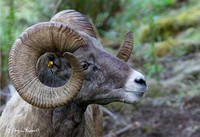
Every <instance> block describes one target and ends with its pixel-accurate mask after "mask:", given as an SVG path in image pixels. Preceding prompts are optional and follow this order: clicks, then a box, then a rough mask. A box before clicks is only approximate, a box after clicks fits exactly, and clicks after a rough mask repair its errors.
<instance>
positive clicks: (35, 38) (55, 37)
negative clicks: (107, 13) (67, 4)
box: [9, 22, 86, 108]
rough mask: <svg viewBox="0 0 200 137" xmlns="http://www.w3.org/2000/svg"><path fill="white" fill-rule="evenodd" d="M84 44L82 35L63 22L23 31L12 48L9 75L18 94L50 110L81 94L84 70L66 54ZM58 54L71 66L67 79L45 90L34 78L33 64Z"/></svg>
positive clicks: (34, 65) (75, 59) (35, 77)
mask: <svg viewBox="0 0 200 137" xmlns="http://www.w3.org/2000/svg"><path fill="white" fill-rule="evenodd" d="M84 45H86V42H85V40H84V39H83V38H82V37H81V35H80V34H79V33H78V32H77V31H75V30H73V29H71V28H70V27H68V26H67V25H65V24H62V23H55V22H44V23H38V24H36V25H33V26H31V27H29V28H28V29H27V30H25V31H24V32H23V33H22V34H21V35H20V36H19V38H18V39H17V40H16V41H15V43H14V44H13V46H12V49H11V52H10V56H9V73H10V77H11V79H12V81H13V84H14V86H15V88H16V90H17V91H18V93H19V95H20V96H21V97H22V98H23V99H24V100H25V101H27V102H28V103H30V104H32V105H34V106H37V107H41V108H53V107H57V106H61V105H63V104H66V103H68V102H70V101H71V100H72V99H73V98H74V97H75V96H76V95H77V94H78V92H79V91H80V89H81V87H82V83H83V68H82V66H81V63H80V62H79V61H78V59H77V58H76V57H75V56H74V55H72V54H71V53H69V52H74V51H75V50H77V49H78V48H79V47H80V46H84ZM54 51H57V52H59V53H60V54H64V53H65V52H66V53H65V54H64V56H65V57H66V58H67V59H68V61H69V63H70V65H71V67H72V76H71V78H70V80H69V81H68V82H67V83H66V84H65V85H63V86H61V87H48V86H46V85H44V84H43V83H41V82H40V80H39V79H38V77H37V75H36V63H37V60H38V58H39V57H40V56H41V55H43V54H44V53H45V52H54Z"/></svg>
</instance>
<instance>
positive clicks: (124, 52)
mask: <svg viewBox="0 0 200 137" xmlns="http://www.w3.org/2000/svg"><path fill="white" fill-rule="evenodd" d="M132 50H133V32H132V31H130V32H128V33H126V35H125V37H124V41H123V42H122V44H121V47H120V49H119V51H118V53H117V57H118V58H120V59H121V60H123V61H125V62H127V61H128V59H129V57H130V56H131V52H132Z"/></svg>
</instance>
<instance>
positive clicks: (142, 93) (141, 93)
mask: <svg viewBox="0 0 200 137" xmlns="http://www.w3.org/2000/svg"><path fill="white" fill-rule="evenodd" d="M126 92H130V93H133V94H134V95H135V96H137V97H143V95H144V91H140V92H136V91H126Z"/></svg>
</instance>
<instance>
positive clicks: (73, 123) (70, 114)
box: [52, 102, 87, 136]
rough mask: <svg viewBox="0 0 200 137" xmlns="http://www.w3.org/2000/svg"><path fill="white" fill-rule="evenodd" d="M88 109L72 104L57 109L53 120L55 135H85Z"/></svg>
mask: <svg viewBox="0 0 200 137" xmlns="http://www.w3.org/2000/svg"><path fill="white" fill-rule="evenodd" d="M86 107H87V106H79V105H77V104H76V103H74V102H71V103H70V104H68V105H64V106H61V107H57V108H55V109H54V110H53V119H52V120H53V128H54V129H55V133H62V135H61V136H63V133H64V136H77V133H83V132H84V126H83V125H84V122H85V119H84V112H85V110H86ZM56 135H57V134H56ZM57 136H59V135H57Z"/></svg>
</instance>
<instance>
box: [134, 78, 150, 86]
mask: <svg viewBox="0 0 200 137" xmlns="http://www.w3.org/2000/svg"><path fill="white" fill-rule="evenodd" d="M135 82H136V83H137V84H140V85H143V86H146V85H147V84H146V81H145V80H144V79H142V78H140V79H135Z"/></svg>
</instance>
